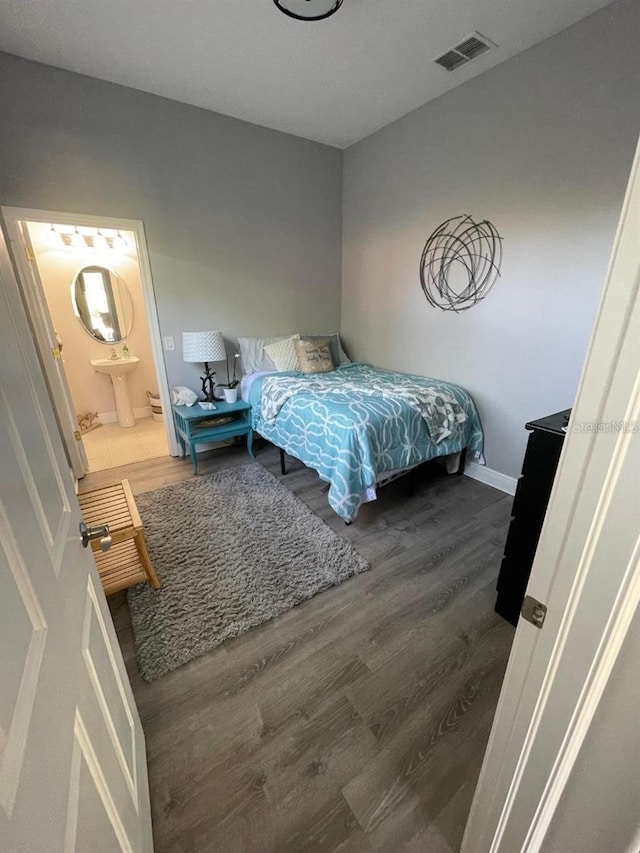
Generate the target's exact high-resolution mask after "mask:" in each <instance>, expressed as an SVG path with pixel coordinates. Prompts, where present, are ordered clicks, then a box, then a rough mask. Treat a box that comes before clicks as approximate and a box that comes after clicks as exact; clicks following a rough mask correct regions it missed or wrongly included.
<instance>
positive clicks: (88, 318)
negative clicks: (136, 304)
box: [71, 267, 133, 344]
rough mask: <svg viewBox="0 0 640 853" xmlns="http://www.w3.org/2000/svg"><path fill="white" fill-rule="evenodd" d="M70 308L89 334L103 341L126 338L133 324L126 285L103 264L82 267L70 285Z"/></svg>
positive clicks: (108, 342)
mask: <svg viewBox="0 0 640 853" xmlns="http://www.w3.org/2000/svg"><path fill="white" fill-rule="evenodd" d="M71 301H72V303H73V311H74V313H75V315H76V317H77V318H78V320H80V322H81V323H82V325H83V327H84V329H85V330H86V331H87V332H88V333H89V334H90V335H91V337H92V338H93V339H94V340H96V341H100V343H104V344H117V343H119V342H120V341H123V340H125V338H127V337H128V335H129V334H130V332H131V326H132V324H133V304H132V302H131V295H130V293H129V291H128V289H127V285H126V284H125V283H124V281H123V280H122V279H121V278H120V276H119V275H117V274H116V273H114V272H113V270H109V269H107V268H106V267H84V268H83V269H81V270H80V272H79V273H78V274H77V275H76V277H75V278H74V280H73V283H72V284H71Z"/></svg>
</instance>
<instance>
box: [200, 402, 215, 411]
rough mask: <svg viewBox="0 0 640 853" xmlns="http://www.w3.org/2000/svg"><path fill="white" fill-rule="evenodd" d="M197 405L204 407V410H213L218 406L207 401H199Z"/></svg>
mask: <svg viewBox="0 0 640 853" xmlns="http://www.w3.org/2000/svg"><path fill="white" fill-rule="evenodd" d="M198 405H199V406H200V408H201V409H204V410H205V412H215V410H216V409H217V408H218V407H217V406H216V404H215V403H207V402H206V401H205V402H200V403H198Z"/></svg>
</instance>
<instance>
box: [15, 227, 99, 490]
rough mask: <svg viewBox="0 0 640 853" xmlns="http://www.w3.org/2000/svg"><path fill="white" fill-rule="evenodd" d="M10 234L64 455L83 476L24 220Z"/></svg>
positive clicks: (60, 356) (83, 461) (83, 459)
mask: <svg viewBox="0 0 640 853" xmlns="http://www.w3.org/2000/svg"><path fill="white" fill-rule="evenodd" d="M14 237H16V241H19V242H16V243H12V249H13V251H14V257H15V259H16V262H17V264H18V269H19V270H20V275H21V278H22V282H23V284H24V293H23V295H24V299H25V302H26V304H27V307H28V310H29V315H30V319H31V323H32V324H33V331H34V333H35V344H36V347H37V349H38V352H39V354H40V361H41V364H42V367H43V369H44V373H45V377H46V381H47V385H48V386H49V393H50V394H51V399H52V402H53V406H54V412H55V416H56V420H57V422H58V427H59V429H60V432H61V433H62V437H63V439H64V445H65V449H66V452H67V458H68V460H69V464H70V465H71V469H72V471H73V473H74V475H75V476H76V478H77V479H80V478H81V477H84V475H85V473H86V472H87V470H88V467H89V465H88V462H87V454H86V452H85V449H84V445H83V443H82V436H81V435H80V431H79V430H78V422H77V420H76V414H75V406H74V404H73V400H72V398H71V391H70V390H69V384H68V382H67V376H66V373H65V372H64V352H63V351H61V350H60V349H59V347H58V340H57V337H56V332H55V329H54V328H53V323H52V321H51V314H50V313H49V306H48V305H47V298H46V296H45V292H44V287H43V285H42V281H41V279H40V273H39V271H38V266H37V264H36V258H35V255H34V252H33V247H32V245H31V238H30V237H29V229H28V228H27V225H26V223H25V222H18V223H17V234H16V233H15V232H14ZM69 287H71V282H69ZM69 299H71V296H69Z"/></svg>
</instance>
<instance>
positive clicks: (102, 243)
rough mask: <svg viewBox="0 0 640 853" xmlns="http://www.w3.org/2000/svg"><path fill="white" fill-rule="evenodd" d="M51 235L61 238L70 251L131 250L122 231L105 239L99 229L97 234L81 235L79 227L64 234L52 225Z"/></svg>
mask: <svg viewBox="0 0 640 853" xmlns="http://www.w3.org/2000/svg"><path fill="white" fill-rule="evenodd" d="M51 233H52V235H56V236H57V237H58V238H59V240H60V242H61V243H62V245H63V246H65V247H66V248H70V249H83V248H87V249H110V250H114V251H119V252H126V251H127V249H128V248H129V242H128V240H127V239H126V237H123V236H122V234H121V233H120V231H118V232H117V233H116V235H115V237H105V235H104V234H103V233H102V231H101V230H100V229H99V228H98V229H96V233H95V234H80V232H79V231H78V228H77V226H76V228H75V229H74V230H73V231H71V232H62V231H58V230H57V229H56V227H55V225H52V226H51ZM82 243H84V246H83V245H82Z"/></svg>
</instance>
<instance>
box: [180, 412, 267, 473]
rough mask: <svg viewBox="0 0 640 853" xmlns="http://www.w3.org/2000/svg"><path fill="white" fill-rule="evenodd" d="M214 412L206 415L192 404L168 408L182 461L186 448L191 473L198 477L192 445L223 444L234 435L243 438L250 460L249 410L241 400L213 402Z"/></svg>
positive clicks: (251, 435)
mask: <svg viewBox="0 0 640 853" xmlns="http://www.w3.org/2000/svg"><path fill="white" fill-rule="evenodd" d="M215 405H216V408H215V411H212V412H207V411H205V410H204V409H201V408H200V406H199V405H198V404H197V403H196V404H195V406H172V408H173V420H174V421H175V425H176V431H177V433H178V441H179V442H180V447H181V448H182V455H183V457H184V456H186V453H187V448H188V449H189V455H190V456H191V461H192V462H193V473H194V474H197V473H198V458H197V456H196V444H202V443H204V442H208V441H225V440H226V439H227V438H234V437H235V436H237V435H246V436H247V450H248V452H249V456H251V457H253V430H252V429H251V406H250V405H249V403H246V402H245V401H244V400H238V402H237V403H219V402H218V401H217V400H216V404H215ZM222 417H225V418H226V417H232V418H233V420H232V421H229V423H225V424H216V423H215V419H216V418H222Z"/></svg>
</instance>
